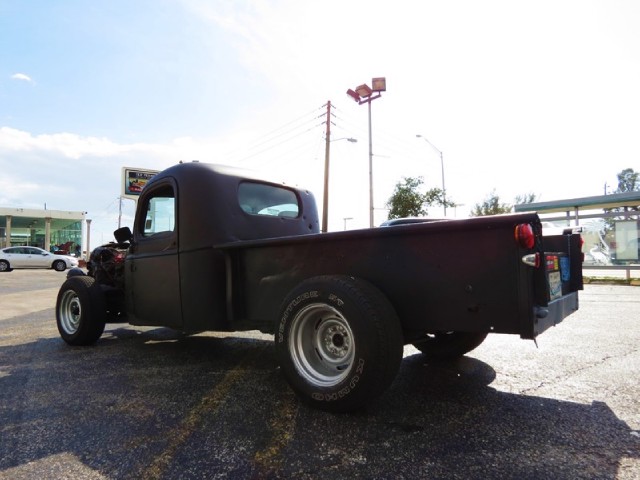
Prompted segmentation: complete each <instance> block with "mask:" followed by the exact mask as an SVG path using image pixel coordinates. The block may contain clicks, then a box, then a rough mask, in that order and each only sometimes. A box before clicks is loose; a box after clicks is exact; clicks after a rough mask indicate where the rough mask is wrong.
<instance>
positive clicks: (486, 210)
mask: <svg viewBox="0 0 640 480" xmlns="http://www.w3.org/2000/svg"><path fill="white" fill-rule="evenodd" d="M511 208H512V206H511V205H510V204H508V203H501V201H500V197H499V196H498V194H497V193H496V190H495V189H493V190H491V193H490V194H489V195H488V196H487V197H485V199H484V200H483V202H482V203H476V204H475V206H474V207H473V210H472V211H471V216H472V217H482V216H485V215H498V214H500V213H510V212H511Z"/></svg>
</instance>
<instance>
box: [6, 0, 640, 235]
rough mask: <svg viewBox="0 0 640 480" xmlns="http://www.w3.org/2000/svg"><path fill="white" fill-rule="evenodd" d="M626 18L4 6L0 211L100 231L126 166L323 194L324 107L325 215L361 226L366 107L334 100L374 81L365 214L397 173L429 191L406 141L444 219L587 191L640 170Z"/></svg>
mask: <svg viewBox="0 0 640 480" xmlns="http://www.w3.org/2000/svg"><path fill="white" fill-rule="evenodd" d="M637 25H640V2H636V1H634V0H627V1H622V0H607V1H605V0H602V1H594V0H580V1H578V0H575V1H566V0H556V1H538V2H523V1H513V0H509V1H507V0H504V1H496V0H489V1H484V2H477V1H473V0H460V1H457V2H451V1H430V0H427V1H424V2H415V1H406V0H399V1H396V2H382V1H377V0H370V1H364V0H353V1H337V0H327V1H322V2H320V1H317V2H312V1H300V0H297V1H296V0H272V1H267V0H264V1H249V0H247V1H215V0H174V1H168V0H155V1H150V0H138V1H134V2H130V1H119V0H112V1H110V2H88V1H79V0H75V1H74V0H57V1H55V2H51V1H45V0H30V1H23V0H0V206H2V207H19V208H20V207H22V208H43V206H44V204H45V203H46V204H47V207H48V208H50V209H56V210H74V211H87V212H88V215H87V216H88V218H92V219H93V224H92V230H94V232H97V233H92V238H97V240H96V241H97V242H99V241H108V240H110V239H111V232H112V231H113V230H114V229H115V228H116V227H117V216H118V196H119V194H120V172H121V168H122V167H123V166H128V167H140V168H150V169H162V168H166V167H168V166H170V165H172V164H174V163H177V162H178V161H180V160H192V159H199V160H200V161H207V162H212V163H221V164H232V165H239V166H242V167H247V168H253V169H258V170H263V171H265V172H267V173H268V174H270V175H271V176H273V178H274V179H275V180H278V181H280V180H282V181H286V182H289V183H293V184H298V185H302V186H305V187H308V188H310V189H311V190H312V191H313V192H314V193H315V195H316V198H317V200H318V203H319V204H320V203H321V195H322V170H323V162H324V143H323V135H324V126H323V122H324V118H323V117H322V114H323V113H324V109H323V105H324V104H325V103H326V102H327V100H331V102H332V104H333V105H334V106H335V109H334V111H333V113H334V115H335V116H334V117H333V125H332V129H333V134H332V138H333V139H335V140H336V141H335V142H333V143H332V148H331V162H332V163H331V166H332V169H331V190H330V192H331V194H330V210H329V219H330V222H329V226H330V229H331V230H340V229H342V228H344V225H345V223H348V226H349V227H351V228H354V227H365V226H367V225H368V133H367V111H366V107H365V106H359V105H357V104H356V103H355V102H353V101H352V100H351V99H350V98H349V97H347V95H346V94H345V92H346V90H347V89H348V88H355V87H356V86H357V85H359V84H361V83H369V84H370V82H371V78H372V77H379V76H384V77H386V78H387V91H386V92H385V93H383V96H382V98H380V99H378V100H376V101H374V102H373V104H372V120H373V151H374V169H373V170H374V197H375V202H374V203H375V206H376V223H379V222H381V221H383V220H384V219H385V218H386V212H385V210H384V206H385V205H384V204H385V203H386V200H387V199H388V197H389V195H390V194H391V192H392V190H393V186H394V185H395V183H396V182H398V181H399V180H401V178H402V177H403V176H423V177H424V179H425V185H426V186H427V187H429V188H431V187H439V186H441V170H440V158H439V156H438V154H437V152H435V151H434V150H433V149H431V148H430V147H429V145H428V144H426V143H425V142H423V141H421V140H420V139H417V138H416V134H421V135H424V136H425V137H426V138H428V139H429V141H430V142H432V143H433V144H434V145H436V146H437V148H438V149H439V150H442V151H443V158H444V164H445V172H446V184H447V192H448V195H449V197H450V198H453V199H454V200H455V201H456V202H457V203H458V204H460V206H459V207H458V208H457V209H453V210H452V211H450V212H449V213H450V214H451V215H457V216H458V217H461V216H465V215H466V214H467V212H468V211H469V210H470V209H471V208H472V207H473V205H474V204H475V203H478V202H481V201H482V200H483V199H484V198H485V197H486V196H487V195H488V194H489V193H490V192H491V191H492V190H493V189H495V191H496V193H497V194H499V195H500V197H501V199H502V200H503V201H506V202H509V203H512V202H513V200H514V197H515V196H516V195H518V194H523V193H528V192H532V193H536V194H537V195H538V196H539V198H540V199H541V200H546V201H550V200H554V199H561V198H572V197H580V196H589V195H599V194H602V193H603V192H604V186H605V183H606V184H608V185H609V188H610V190H612V189H614V188H615V182H616V174H617V173H618V172H619V171H621V170H622V169H624V168H634V169H635V170H636V171H638V170H640V142H638V134H639V132H640V87H639V86H638V85H640V30H639V29H638V28H637ZM344 137H355V138H357V139H358V143H356V144H352V143H349V142H345V141H337V140H338V139H340V138H344ZM123 205H124V207H125V210H124V222H123V223H125V224H127V223H130V216H131V213H132V202H130V201H126V202H125V203H124V204H123ZM430 214H431V215H433V216H437V215H439V214H440V209H433V210H432V211H431V212H430ZM345 218H350V219H351V220H349V221H348V222H345V220H344V219H345Z"/></svg>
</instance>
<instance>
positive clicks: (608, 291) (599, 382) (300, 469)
mask: <svg viewBox="0 0 640 480" xmlns="http://www.w3.org/2000/svg"><path fill="white" fill-rule="evenodd" d="M63 281H64V274H59V273H56V272H52V271H14V272H11V273H7V274H0V305H2V307H1V308H0V310H2V312H3V313H2V316H1V317H0V479H32V478H43V479H48V478H51V479H54V478H55V479H58V478H66V479H119V478H126V479H134V478H135V479H138V478H161V479H174V478H185V479H187V478H256V479H260V478H274V479H277V478H302V479H316V478H335V479H343V478H344V479H347V478H348V479H354V478H358V479H359V478H366V479H374V478H375V479H379V478H394V479H395V478H400V479H402V478H406V479H415V478H442V479H447V478H451V479H458V478H460V479H473V478H478V479H480V478H482V479H486V478H518V479H540V478H550V479H551V478H553V479H579V478H584V479H593V478H598V479H600V478H603V479H607V478H610V479H623V480H630V479H637V478H640V401H639V400H638V394H639V393H640V388H639V387H638V371H640V347H639V345H640V324H639V323H638V320H637V317H638V310H639V307H640V288H637V287H628V286H607V285H587V286H586V289H585V291H584V292H583V293H582V294H581V307H580V311H579V312H577V313H576V314H574V315H572V316H570V317H569V318H568V319H566V320H565V321H564V322H563V323H562V324H560V325H558V326H557V327H555V328H552V329H551V330H549V331H547V332H545V333H544V334H543V335H541V336H540V337H539V338H538V342H537V343H538V346H537V347H536V345H535V344H534V343H533V342H532V341H523V340H520V339H518V338H516V337H513V336H503V335H493V336H492V335H490V336H489V338H488V339H487V341H485V343H484V344H483V345H481V346H480V347H479V348H478V349H476V350H475V351H473V352H471V353H470V354H469V355H468V356H466V357H464V358H463V359H460V360H458V361H455V362H448V363H432V364H430V363H426V361H425V360H424V358H423V357H422V356H421V355H420V354H418V353H417V351H416V350H415V349H413V347H409V346H408V347H405V359H404V361H403V363H402V366H401V369H400V372H399V374H398V377H397V379H396V381H395V382H394V384H393V385H392V386H391V388H390V389H389V390H388V391H387V392H386V393H385V394H384V395H383V396H382V397H381V398H380V399H378V400H377V401H375V402H373V403H372V404H371V405H370V406H369V407H368V408H367V409H366V410H363V411H360V412H357V413H354V414H347V415H332V414H328V413H324V412H319V411H316V410H311V409H309V408H307V407H305V406H303V405H301V404H300V403H299V402H298V401H297V398H296V397H295V396H294V395H293V394H292V393H291V391H290V389H289V388H288V386H287V385H286V383H285V382H284V380H283V379H282V376H281V375H280V372H279V369H278V366H277V363H276V358H275V355H274V351H273V348H272V341H271V338H270V337H269V336H266V335H262V334H259V333H256V332H249V333H243V334H241V335H229V334H225V335H220V334H212V333H204V334H200V335H195V336H184V335H181V334H179V333H176V332H173V331H170V330H167V329H155V328H133V327H131V326H128V325H110V326H108V328H107V331H106V333H105V335H104V336H103V337H102V338H101V340H100V341H99V342H98V344H97V345H96V346H93V347H85V348H71V347H69V346H67V345H66V344H65V343H64V342H63V341H62V340H61V339H60V338H59V336H58V333H57V329H56V326H55V317H54V310H53V304H54V302H55V292H56V289H57V287H58V286H59V285H60V284H61V283H62V282H63ZM17 303H20V304H21V306H17V305H16V304H17Z"/></svg>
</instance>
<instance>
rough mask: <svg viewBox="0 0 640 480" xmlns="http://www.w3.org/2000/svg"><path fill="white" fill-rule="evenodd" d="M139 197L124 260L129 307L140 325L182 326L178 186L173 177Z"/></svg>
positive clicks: (132, 318) (134, 321) (151, 186)
mask: <svg viewBox="0 0 640 480" xmlns="http://www.w3.org/2000/svg"><path fill="white" fill-rule="evenodd" d="M149 187H150V188H149V190H147V187H146V188H145V191H144V196H143V197H142V198H141V199H140V200H139V202H141V203H140V205H138V211H137V213H136V223H135V225H134V232H133V241H132V243H131V246H130V247H129V252H128V253H127V257H126V261H125V262H126V263H125V284H126V302H127V311H128V312H129V315H130V317H131V319H130V321H131V323H133V324H137V325H158V326H167V327H172V328H180V327H181V326H182V304H181V295H180V265H179V256H178V231H177V225H176V223H177V222H176V214H177V205H176V203H177V202H176V188H175V185H174V183H173V182H172V181H170V179H166V180H165V181H163V182H162V183H159V184H154V185H150V186H149Z"/></svg>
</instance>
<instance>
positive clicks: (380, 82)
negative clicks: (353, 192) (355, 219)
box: [347, 77, 387, 228]
mask: <svg viewBox="0 0 640 480" xmlns="http://www.w3.org/2000/svg"><path fill="white" fill-rule="evenodd" d="M371 85H372V87H369V86H368V85H367V84H362V85H360V86H359V87H357V88H356V89H355V91H354V90H351V89H349V90H347V95H349V96H350V97H351V98H353V99H354V100H355V101H356V102H358V104H359V105H362V104H363V103H366V104H368V114H369V227H370V228H373V140H372V133H371V102H372V101H373V100H375V99H376V98H380V97H381V96H382V92H385V91H386V90H387V81H386V79H385V78H384V77H377V78H373V79H372V80H371ZM374 93H376V95H373V94H374Z"/></svg>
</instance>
